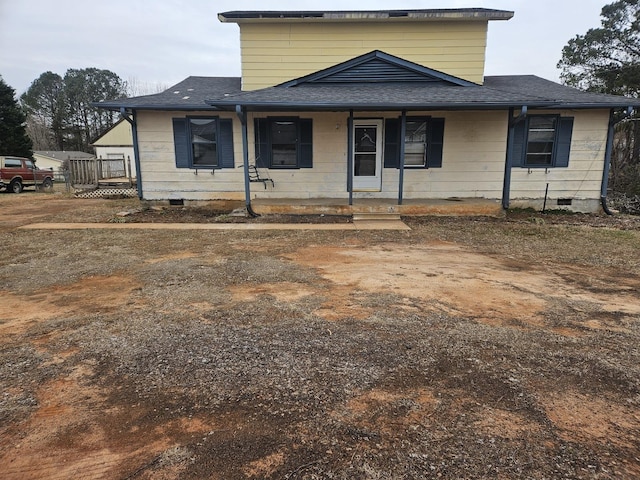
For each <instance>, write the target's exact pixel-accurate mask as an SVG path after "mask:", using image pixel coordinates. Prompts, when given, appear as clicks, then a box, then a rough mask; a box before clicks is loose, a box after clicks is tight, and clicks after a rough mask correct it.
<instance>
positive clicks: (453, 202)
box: [251, 197, 504, 217]
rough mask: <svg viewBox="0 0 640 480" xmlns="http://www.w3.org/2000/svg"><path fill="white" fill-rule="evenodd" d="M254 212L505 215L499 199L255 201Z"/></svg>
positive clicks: (265, 199)
mask: <svg viewBox="0 0 640 480" xmlns="http://www.w3.org/2000/svg"><path fill="white" fill-rule="evenodd" d="M251 206H252V209H253V211H254V212H255V213H257V214H260V215H269V214H283V215H322V214H324V215H354V214H356V215H357V214H395V215H449V216H466V215H472V216H494V217H498V216H501V215H503V214H504V210H503V209H502V205H501V203H500V201H499V200H487V199H484V198H457V197H455V198H443V199H405V200H404V201H403V202H402V205H398V200H397V199H390V198H389V199H385V198H354V199H353V205H349V201H348V199H346V198H311V199H291V198H278V199H270V198H261V199H255V200H252V201H251Z"/></svg>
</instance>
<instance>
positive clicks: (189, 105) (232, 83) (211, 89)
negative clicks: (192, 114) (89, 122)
mask: <svg viewBox="0 0 640 480" xmlns="http://www.w3.org/2000/svg"><path fill="white" fill-rule="evenodd" d="M239 92H240V77H188V78H186V79H184V80H183V81H181V82H180V83H177V84H176V85H174V86H173V87H171V88H168V89H167V90H165V91H164V92H162V93H156V94H154V95H144V96H142V97H132V98H121V99H118V100H109V101H105V102H98V103H96V104H95V105H96V106H98V107H101V108H109V109H113V110H119V109H120V108H122V107H124V108H127V109H133V110H136V109H137V110H208V109H210V108H211V107H210V106H208V105H207V104H206V102H205V101H206V100H212V99H213V100H215V99H219V98H224V97H225V96H226V95H232V94H234V93H239Z"/></svg>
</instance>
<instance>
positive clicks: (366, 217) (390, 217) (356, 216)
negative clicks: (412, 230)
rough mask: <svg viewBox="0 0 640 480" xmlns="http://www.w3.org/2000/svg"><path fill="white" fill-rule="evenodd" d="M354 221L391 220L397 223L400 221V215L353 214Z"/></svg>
mask: <svg viewBox="0 0 640 480" xmlns="http://www.w3.org/2000/svg"><path fill="white" fill-rule="evenodd" d="M353 220H354V221H366V222H369V221H374V220H375V221H385V220H392V221H398V220H400V215H398V214H397V213H354V214H353Z"/></svg>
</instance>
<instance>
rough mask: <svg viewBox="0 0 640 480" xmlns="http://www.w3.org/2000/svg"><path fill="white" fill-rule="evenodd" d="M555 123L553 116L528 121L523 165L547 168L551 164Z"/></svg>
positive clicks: (555, 118) (532, 118) (554, 141)
mask: <svg viewBox="0 0 640 480" xmlns="http://www.w3.org/2000/svg"><path fill="white" fill-rule="evenodd" d="M557 121H558V119H557V117H555V116H539V117H531V118H530V119H529V132H528V136H527V156H526V159H525V165H527V166H546V167H548V166H551V165H552V164H553V150H554V146H555V143H556V127H557V123H558V122H557Z"/></svg>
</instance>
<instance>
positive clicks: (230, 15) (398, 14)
mask: <svg viewBox="0 0 640 480" xmlns="http://www.w3.org/2000/svg"><path fill="white" fill-rule="evenodd" d="M513 15H514V12H512V11H509V10H493V9H488V8H439V9H421V10H338V11H312V10H300V11H276V10H260V11H231V12H223V13H219V14H218V19H219V20H220V21H221V22H223V23H238V24H241V23H256V22H263V23H265V22H268V23H273V22H283V23H291V22H351V23H353V22H411V21H413V22H415V21H418V22H443V21H484V22H487V21H489V20H509V19H510V18H512V17H513Z"/></svg>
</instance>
